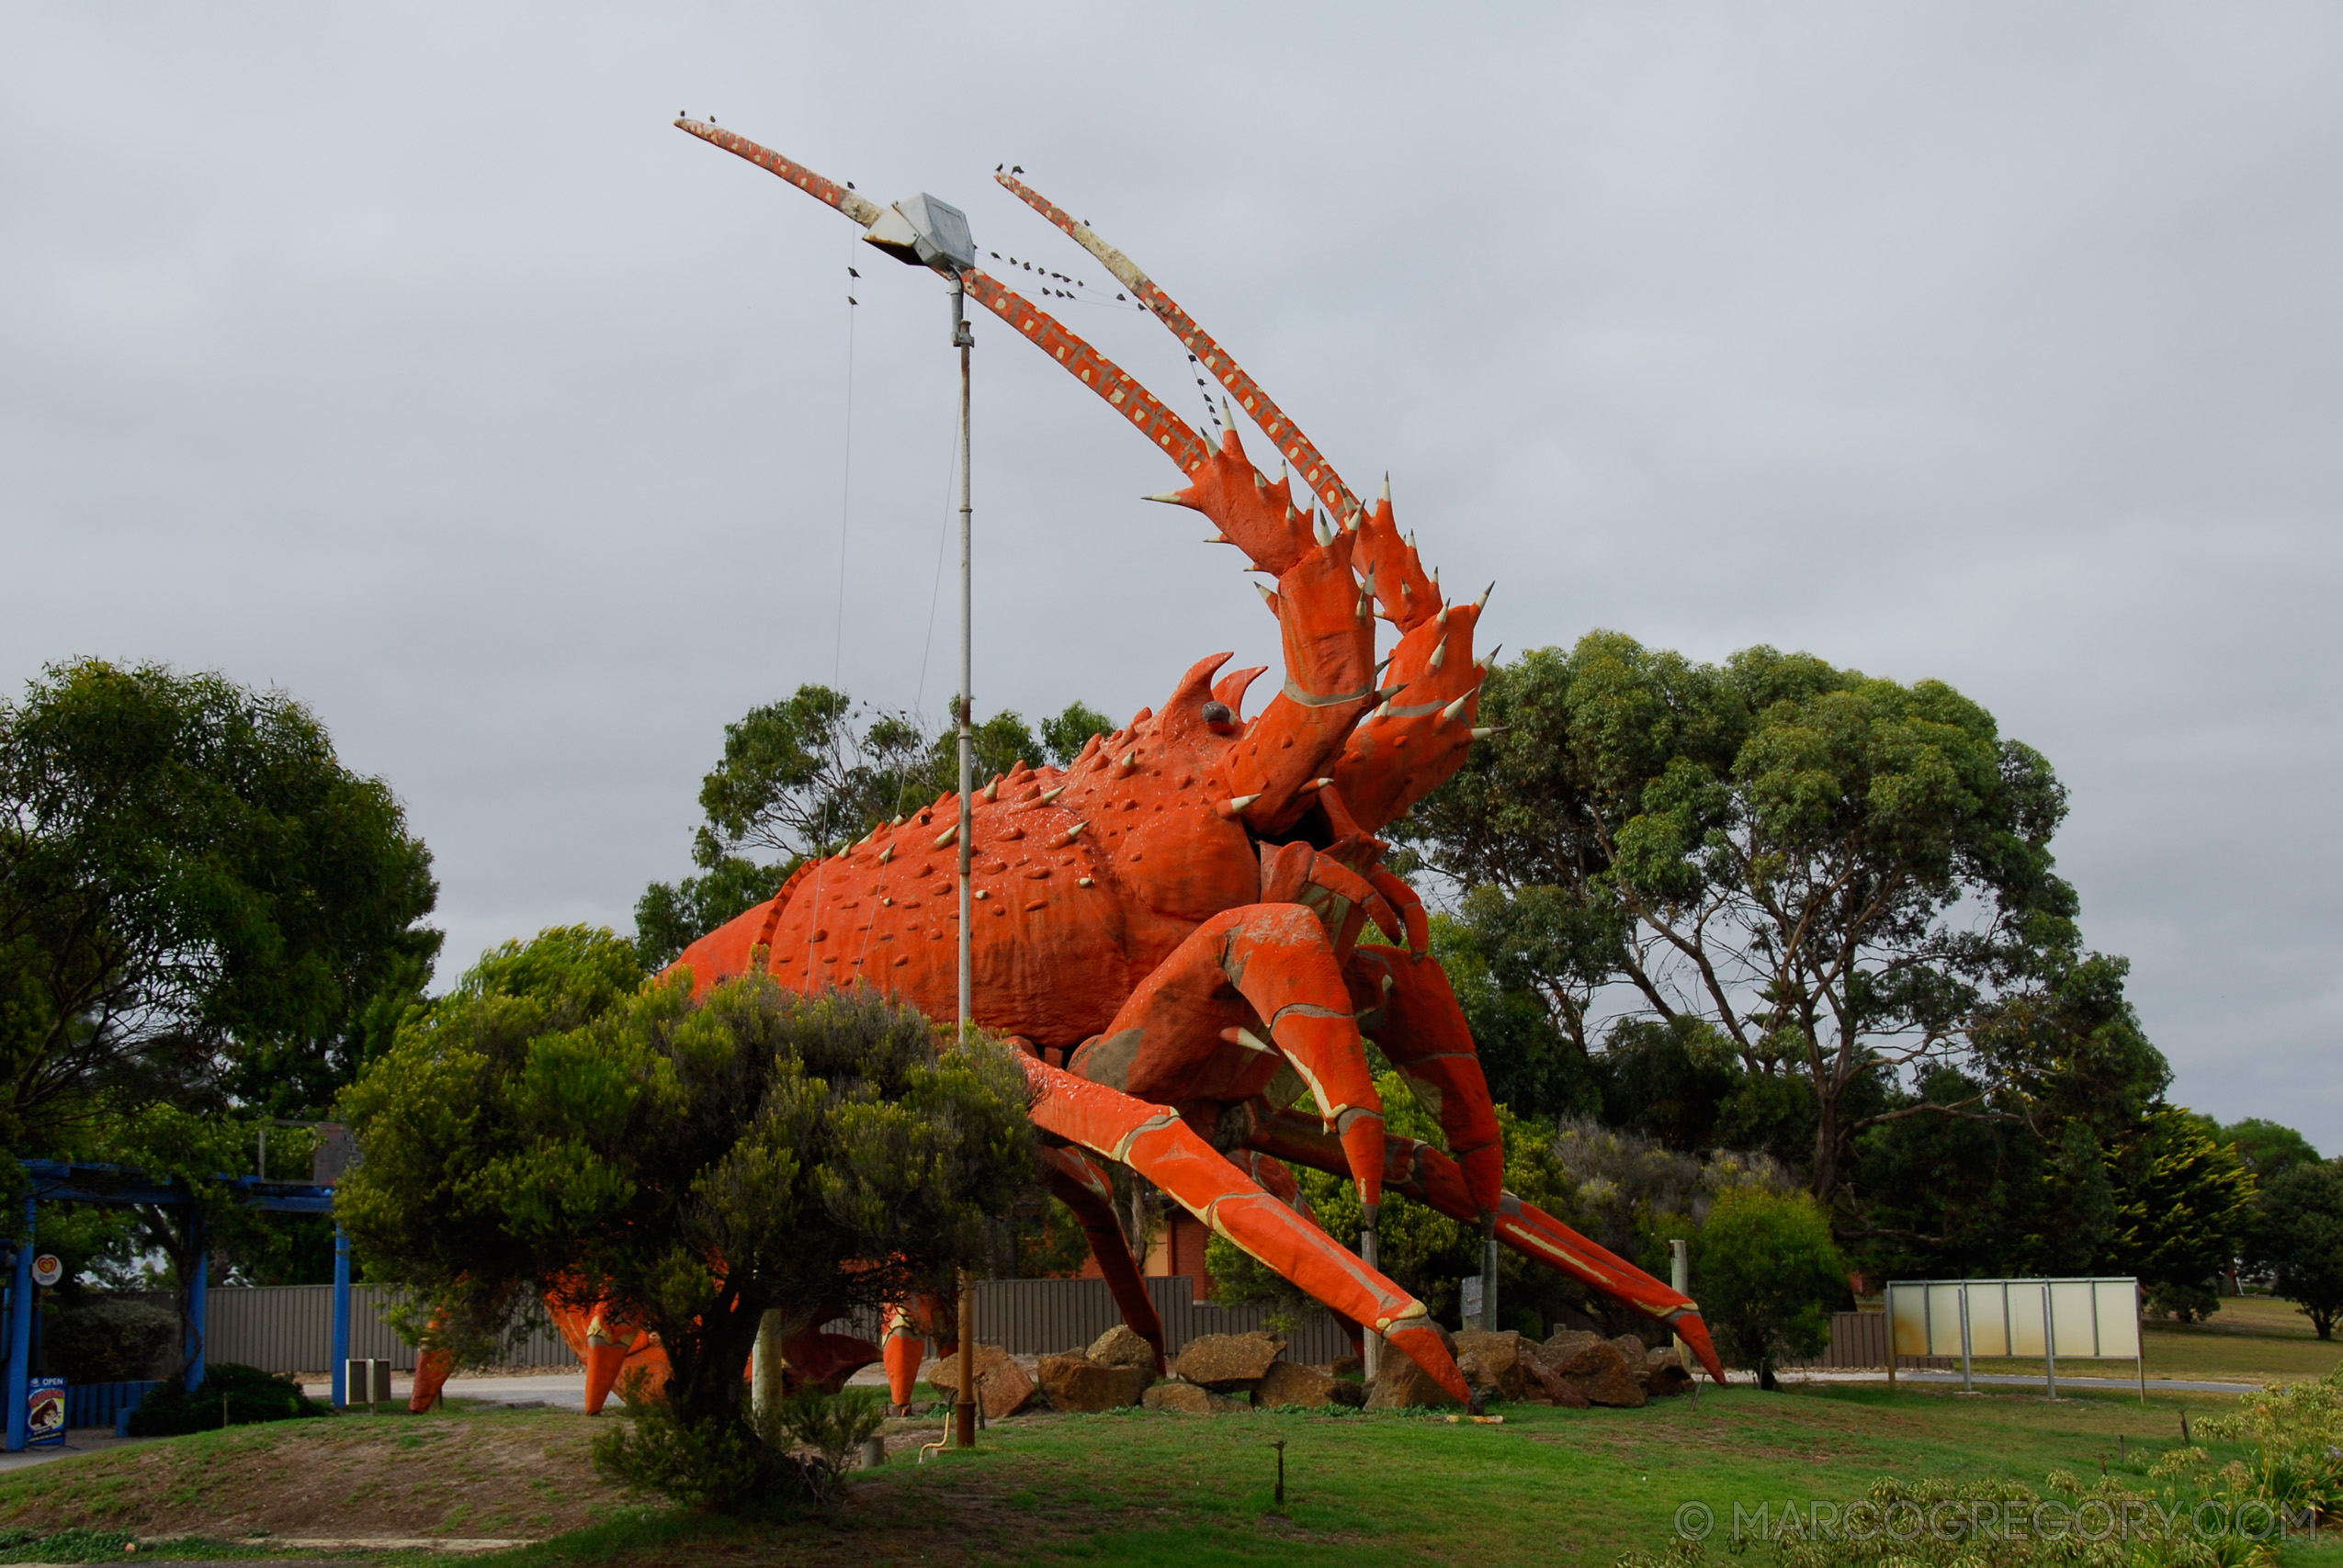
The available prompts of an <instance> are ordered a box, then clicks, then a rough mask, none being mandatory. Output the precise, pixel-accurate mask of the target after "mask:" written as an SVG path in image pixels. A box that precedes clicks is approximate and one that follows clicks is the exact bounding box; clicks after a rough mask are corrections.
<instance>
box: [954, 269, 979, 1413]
mask: <svg viewBox="0 0 2343 1568" xmlns="http://www.w3.org/2000/svg"><path fill="white" fill-rule="evenodd" d="M967 299H968V286H967V284H966V283H964V282H963V281H962V280H961V277H960V275H959V274H958V273H954V274H953V275H952V344H953V346H954V347H956V348H957V349H958V350H959V351H960V712H959V720H960V834H959V840H960V1038H961V1040H962V1041H963V1042H965V1041H966V1040H967V1039H968V1029H969V1027H970V1026H971V1025H972V1024H974V1023H975V1021H976V968H975V963H974V960H973V958H972V956H971V951H972V950H971V940H972V939H971V928H972V927H973V925H974V923H975V918H976V901H975V898H974V897H973V895H972V892H971V889H972V888H973V887H974V886H975V874H976V728H975V723H974V716H973V715H974V708H975V699H976V693H975V684H976V673H975V672H976V654H975V641H974V637H973V633H972V630H971V628H972V626H973V625H974V621H975V605H976V601H975V595H974V592H973V591H972V589H971V588H970V586H969V570H968V563H969V558H970V555H971V554H972V552H973V550H974V547H975V539H976V527H975V523H974V519H973V511H974V509H973V506H972V504H971V502H970V501H969V498H968V349H969V348H970V347H971V346H972V345H973V344H975V342H976V338H975V335H974V334H973V333H970V332H969V331H968V317H967V315H966V313H965V310H964V306H965V304H966V301H967ZM957 1316H958V1320H959V1327H960V1378H959V1382H960V1397H959V1399H958V1400H957V1402H956V1404H954V1406H953V1410H952V1416H953V1423H952V1426H953V1436H954V1437H955V1438H956V1439H957V1440H958V1445H959V1446H960V1447H961V1448H964V1449H972V1448H974V1447H976V1426H977V1423H976V1281H975V1280H971V1279H970V1278H969V1277H968V1270H966V1269H962V1270H961V1271H960V1310H959V1312H958V1314H957Z"/></svg>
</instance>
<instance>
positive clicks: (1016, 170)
mask: <svg viewBox="0 0 2343 1568" xmlns="http://www.w3.org/2000/svg"><path fill="white" fill-rule="evenodd" d="M709 123H710V124H713V123H714V122H713V121H710V122H709ZM1009 172H1010V173H1011V174H1013V175H1022V174H1024V172H1025V166H1024V164H1018V165H1017V166H1016V167H1015V168H1013V169H1012V170H1010V171H1009Z"/></svg>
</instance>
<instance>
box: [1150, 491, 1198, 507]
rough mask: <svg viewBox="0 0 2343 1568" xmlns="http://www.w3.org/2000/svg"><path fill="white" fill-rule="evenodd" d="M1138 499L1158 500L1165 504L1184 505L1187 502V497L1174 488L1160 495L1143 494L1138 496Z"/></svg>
mask: <svg viewBox="0 0 2343 1568" xmlns="http://www.w3.org/2000/svg"><path fill="white" fill-rule="evenodd" d="M1139 499H1140V500H1141V501H1160V502H1162V503H1163V504H1164V505H1166V506H1185V505H1187V504H1188V498H1187V497H1186V496H1184V495H1182V494H1181V493H1180V492H1179V491H1176V490H1167V491H1164V492H1163V493H1162V494H1161V495H1143V496H1141V497H1139Z"/></svg>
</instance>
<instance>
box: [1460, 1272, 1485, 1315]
mask: <svg viewBox="0 0 2343 1568" xmlns="http://www.w3.org/2000/svg"><path fill="white" fill-rule="evenodd" d="M1481 1299H1482V1298H1481V1288H1480V1276H1479V1275H1477V1274H1467V1275H1466V1276H1465V1279H1464V1301H1463V1303H1461V1307H1462V1310H1461V1315H1462V1317H1463V1319H1464V1322H1465V1323H1466V1325H1468V1326H1471V1327H1478V1326H1479V1325H1480V1308H1481Z"/></svg>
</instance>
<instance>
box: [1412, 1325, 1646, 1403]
mask: <svg viewBox="0 0 2343 1568" xmlns="http://www.w3.org/2000/svg"><path fill="white" fill-rule="evenodd" d="M1441 1337H1442V1339H1443V1341H1444V1342H1445V1343H1446V1344H1447V1346H1448V1348H1449V1350H1450V1352H1451V1353H1452V1354H1454V1356H1455V1358H1456V1370H1457V1371H1460V1372H1462V1373H1464V1374H1465V1381H1466V1382H1468V1383H1470V1384H1472V1385H1473V1387H1474V1388H1475V1389H1477V1390H1479V1391H1481V1392H1483V1393H1488V1394H1489V1395H1491V1396H1493V1397H1495V1398H1499V1399H1506V1400H1512V1401H1515V1402H1525V1403H1530V1404H1561V1405H1568V1406H1569V1407H1571V1408H1573V1409H1580V1410H1582V1409H1585V1408H1586V1407H1587V1406H1588V1405H1590V1404H1606V1405H1612V1406H1616V1407H1624V1408H1628V1409H1632V1408H1634V1407H1636V1406H1637V1405H1640V1404H1644V1403H1645V1402H1646V1401H1647V1400H1649V1399H1651V1398H1654V1397H1657V1396H1662V1395H1666V1394H1671V1393H1684V1392H1685V1391H1686V1390H1688V1389H1690V1388H1691V1387H1692V1377H1691V1375H1690V1374H1689V1373H1687V1372H1686V1371H1684V1367H1683V1363H1682V1362H1681V1361H1680V1360H1678V1359H1677V1358H1676V1352H1675V1350H1674V1349H1673V1348H1648V1347H1647V1346H1646V1345H1645V1344H1644V1342H1643V1341H1642V1340H1641V1339H1638V1338H1637V1337H1635V1336H1634V1335H1632V1334H1623V1335H1620V1336H1619V1337H1617V1338H1615V1339H1605V1338H1604V1337H1602V1336H1601V1335H1600V1334H1590V1333H1586V1332H1583V1331H1581V1330H1577V1329H1564V1330H1563V1331H1562V1332H1561V1333H1559V1334H1556V1335H1555V1336H1554V1337H1551V1338H1549V1339H1547V1340H1546V1341H1545V1343H1544V1344H1542V1345H1541V1344H1539V1343H1538V1342H1537V1341H1536V1340H1534V1339H1531V1338H1529V1337H1526V1336H1523V1335H1521V1334H1516V1333H1514V1332H1513V1331H1511V1329H1507V1330H1504V1331H1502V1332H1498V1331H1493V1330H1487V1329H1477V1328H1474V1329H1466V1331H1465V1332H1464V1333H1462V1334H1458V1335H1454V1336H1453V1337H1452V1336H1450V1335H1448V1334H1446V1333H1445V1332H1443V1334H1442V1336H1441ZM1455 1403H1456V1401H1455V1400H1454V1397H1452V1396H1451V1395H1450V1394H1449V1393H1448V1391H1447V1390H1446V1389H1443V1388H1442V1387H1441V1386H1440V1385H1439V1384H1438V1383H1436V1382H1432V1378H1431V1376H1430V1375H1429V1374H1428V1373H1426V1372H1425V1371H1423V1369H1422V1368H1421V1367H1419V1366H1417V1365H1416V1364H1415V1363H1414V1362H1413V1361H1411V1360H1409V1359H1408V1358H1407V1357H1406V1356H1404V1355H1401V1354H1399V1353H1398V1352H1397V1351H1392V1350H1386V1351H1385V1352H1384V1355H1383V1364H1382V1367H1381V1369H1380V1372H1379V1374H1378V1375H1377V1377H1376V1378H1375V1386H1374V1388H1373V1390H1372V1391H1371V1392H1370V1393H1369V1394H1368V1396H1367V1406H1366V1407H1367V1408H1368V1409H1369V1410H1408V1409H1414V1408H1417V1407H1421V1406H1441V1405H1453V1404H1455Z"/></svg>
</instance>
